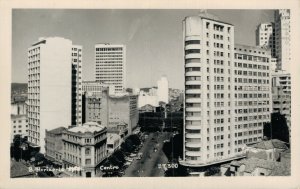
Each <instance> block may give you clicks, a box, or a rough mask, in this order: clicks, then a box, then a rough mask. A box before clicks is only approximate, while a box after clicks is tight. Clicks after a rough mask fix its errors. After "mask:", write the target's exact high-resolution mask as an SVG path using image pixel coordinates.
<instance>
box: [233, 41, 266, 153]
mask: <svg viewBox="0 0 300 189" xmlns="http://www.w3.org/2000/svg"><path fill="white" fill-rule="evenodd" d="M270 60H271V53H270V49H265V48H263V47H251V46H246V45H235V58H234V77H233V78H234V98H235V102H234V103H235V104H234V111H235V112H234V115H235V120H234V123H235V125H234V127H235V128H234V138H235V141H234V146H235V149H234V152H235V153H239V152H242V149H243V147H244V146H245V145H246V144H249V143H250V144H251V143H253V142H257V141H260V140H261V139H262V138H263V127H264V124H265V123H267V122H270V120H271V117H270V116H271V115H270V114H271V111H272V89H271V70H270V69H271V62H270Z"/></svg>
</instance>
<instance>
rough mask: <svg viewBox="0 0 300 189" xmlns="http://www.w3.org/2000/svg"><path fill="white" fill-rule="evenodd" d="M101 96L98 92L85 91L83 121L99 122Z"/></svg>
mask: <svg viewBox="0 0 300 189" xmlns="http://www.w3.org/2000/svg"><path fill="white" fill-rule="evenodd" d="M101 96H102V95H99V94H98V92H97V93H96V94H95V93H93V92H85V94H84V97H83V98H84V99H83V106H84V107H83V115H82V117H83V120H82V122H83V123H86V122H96V123H99V124H101V108H103V107H102V106H101Z"/></svg>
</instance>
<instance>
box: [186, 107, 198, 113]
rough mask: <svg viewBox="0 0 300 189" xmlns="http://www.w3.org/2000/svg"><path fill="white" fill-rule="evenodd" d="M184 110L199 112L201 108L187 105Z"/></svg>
mask: <svg viewBox="0 0 300 189" xmlns="http://www.w3.org/2000/svg"><path fill="white" fill-rule="evenodd" d="M185 111H187V112H201V108H200V107H188V108H185Z"/></svg>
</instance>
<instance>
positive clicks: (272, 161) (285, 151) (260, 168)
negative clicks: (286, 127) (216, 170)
mask: <svg viewBox="0 0 300 189" xmlns="http://www.w3.org/2000/svg"><path fill="white" fill-rule="evenodd" d="M245 151H246V154H247V155H246V158H245V159H242V160H239V161H232V162H230V163H227V164H224V165H222V166H221V175H222V176H270V175H272V176H288V175H290V174H291V165H290V164H291V156H290V150H289V148H288V147H287V145H286V143H284V142H282V141H280V140H277V139H274V140H268V141H261V142H258V143H255V144H251V145H247V147H246V150H245Z"/></svg>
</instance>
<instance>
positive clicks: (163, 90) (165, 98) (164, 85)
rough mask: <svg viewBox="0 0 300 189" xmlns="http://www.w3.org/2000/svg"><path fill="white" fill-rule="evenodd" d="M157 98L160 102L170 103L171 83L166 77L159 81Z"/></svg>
mask: <svg viewBox="0 0 300 189" xmlns="http://www.w3.org/2000/svg"><path fill="white" fill-rule="evenodd" d="M157 96H158V102H164V103H166V104H168V103H169V82H168V79H167V77H165V76H163V77H161V78H160V79H159V80H158V81H157Z"/></svg>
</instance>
